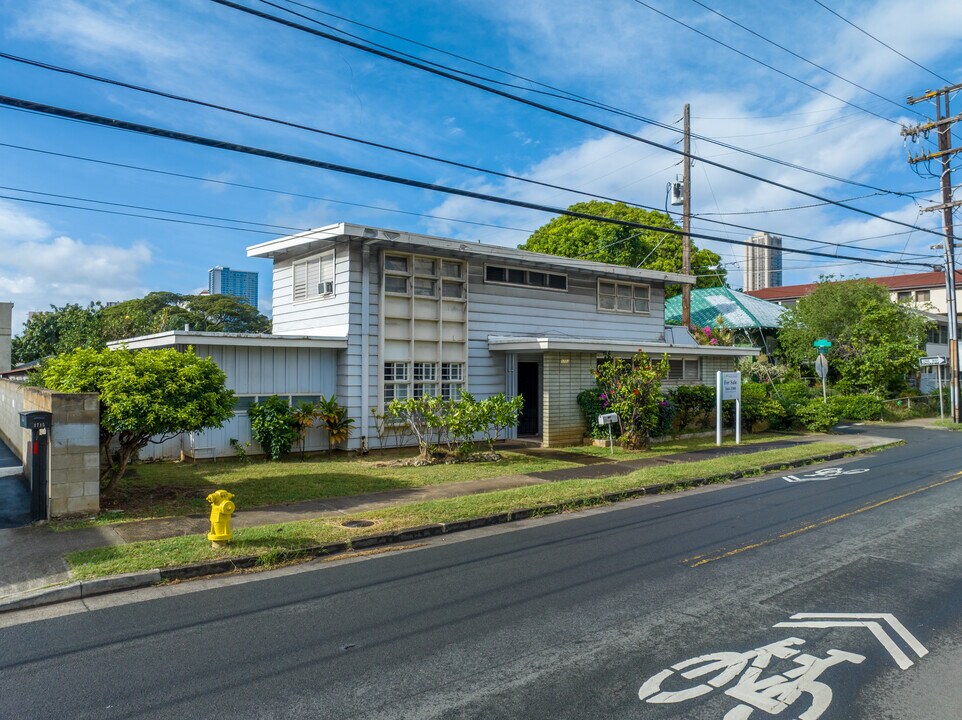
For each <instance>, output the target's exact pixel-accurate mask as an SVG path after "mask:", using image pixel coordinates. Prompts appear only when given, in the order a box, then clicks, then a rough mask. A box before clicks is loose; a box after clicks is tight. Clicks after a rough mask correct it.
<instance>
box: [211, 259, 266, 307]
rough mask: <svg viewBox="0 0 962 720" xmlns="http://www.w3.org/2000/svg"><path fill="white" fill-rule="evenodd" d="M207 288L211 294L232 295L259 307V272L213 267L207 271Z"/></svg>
mask: <svg viewBox="0 0 962 720" xmlns="http://www.w3.org/2000/svg"><path fill="white" fill-rule="evenodd" d="M207 289H208V291H209V292H210V294H211V295H232V296H234V297H236V298H240V299H241V300H243V301H244V302H246V303H247V304H248V305H252V306H253V307H255V308H256V307H257V273H256V272H252V271H249V270H231V269H230V268H229V267H221V266H220V265H218V266H217V267H212V268H211V269H210V270H208V271H207Z"/></svg>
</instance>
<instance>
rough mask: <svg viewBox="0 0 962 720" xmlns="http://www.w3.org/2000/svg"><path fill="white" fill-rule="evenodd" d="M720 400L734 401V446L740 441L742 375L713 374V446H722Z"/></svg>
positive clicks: (729, 373) (735, 373)
mask: <svg viewBox="0 0 962 720" xmlns="http://www.w3.org/2000/svg"><path fill="white" fill-rule="evenodd" d="M722 400H734V401H735V444H736V445H738V444H739V443H740V442H741V441H742V374H741V373H740V372H718V373H716V374H715V444H716V445H721V444H722Z"/></svg>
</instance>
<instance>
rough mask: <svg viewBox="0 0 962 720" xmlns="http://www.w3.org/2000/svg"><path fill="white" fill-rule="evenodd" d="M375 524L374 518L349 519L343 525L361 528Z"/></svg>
mask: <svg viewBox="0 0 962 720" xmlns="http://www.w3.org/2000/svg"><path fill="white" fill-rule="evenodd" d="M373 524H374V521H373V520H347V521H345V522H343V523H341V525H343V526H344V527H346V528H361V527H371V525H373Z"/></svg>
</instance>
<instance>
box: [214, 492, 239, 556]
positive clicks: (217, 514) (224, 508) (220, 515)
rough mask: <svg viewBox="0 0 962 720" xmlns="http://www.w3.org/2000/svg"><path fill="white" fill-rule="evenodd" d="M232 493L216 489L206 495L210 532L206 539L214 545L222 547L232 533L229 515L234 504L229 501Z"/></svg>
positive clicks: (232, 510)
mask: <svg viewBox="0 0 962 720" xmlns="http://www.w3.org/2000/svg"><path fill="white" fill-rule="evenodd" d="M233 497H234V496H233V494H231V493H229V492H227V491H226V490H216V491H215V492H212V493H211V494H210V495H208V496H207V502H209V503H210V532H209V533H207V539H208V540H210V543H211V545H212V546H214V547H223V546H224V545H226V544H227V543H228V542H230V539H231V538H232V537H234V535H233V534H232V533H231V531H230V516H231V513H233V512H234V509H235V506H234V503H232V502H231V498H233Z"/></svg>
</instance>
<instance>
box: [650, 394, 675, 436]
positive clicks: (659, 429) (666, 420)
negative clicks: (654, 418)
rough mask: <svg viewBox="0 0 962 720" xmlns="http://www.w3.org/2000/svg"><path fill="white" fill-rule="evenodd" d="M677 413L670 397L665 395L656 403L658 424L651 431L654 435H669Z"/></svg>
mask: <svg viewBox="0 0 962 720" xmlns="http://www.w3.org/2000/svg"><path fill="white" fill-rule="evenodd" d="M677 415H678V406H677V405H676V404H675V401H674V400H672V399H671V397H666V398H665V399H664V400H662V401H661V402H659V403H658V424H657V425H656V426H655V430H654V432H653V433H652V434H653V435H654V436H655V437H663V436H665V435H670V434H671V431H672V429H673V428H674V426H675V417H676V416H677Z"/></svg>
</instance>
